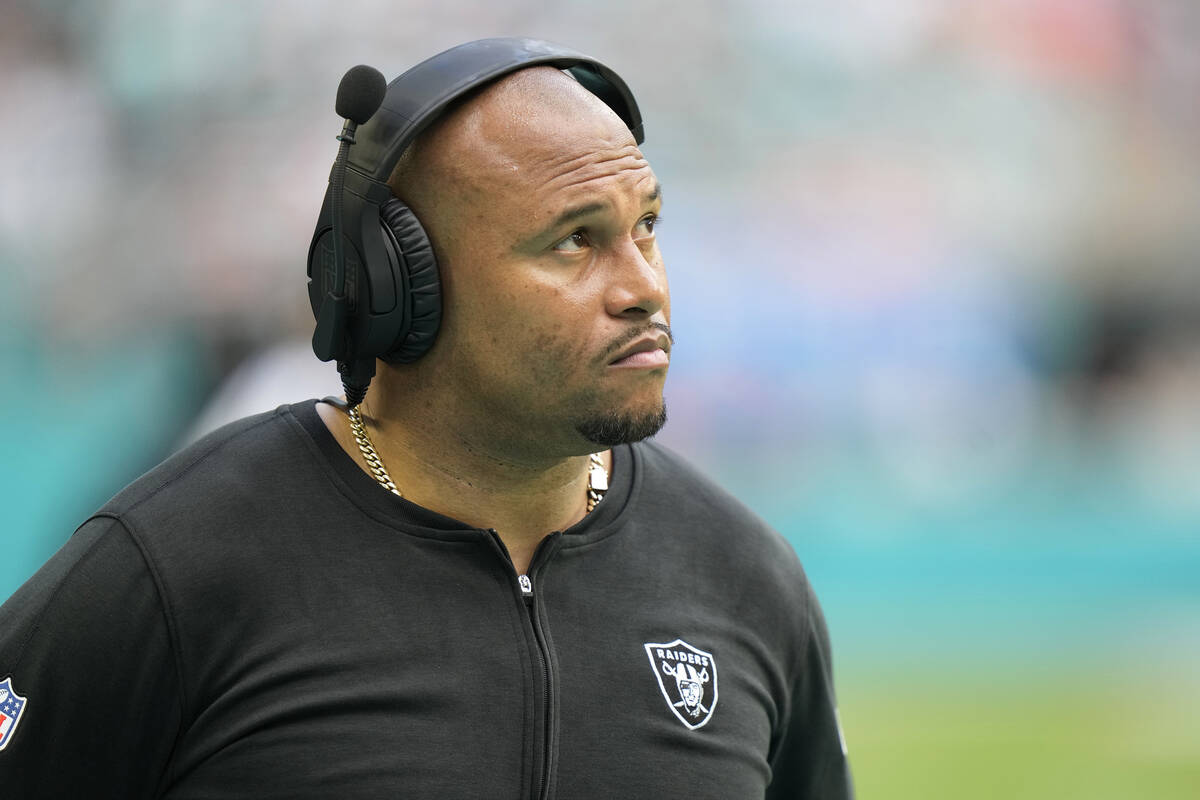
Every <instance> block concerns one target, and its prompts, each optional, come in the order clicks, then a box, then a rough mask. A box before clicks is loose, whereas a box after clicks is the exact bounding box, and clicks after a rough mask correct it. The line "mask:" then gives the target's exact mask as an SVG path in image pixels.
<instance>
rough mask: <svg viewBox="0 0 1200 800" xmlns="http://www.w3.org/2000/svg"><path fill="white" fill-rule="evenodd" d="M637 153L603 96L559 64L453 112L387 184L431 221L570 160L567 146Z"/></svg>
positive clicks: (512, 78) (505, 81) (525, 74)
mask: <svg viewBox="0 0 1200 800" xmlns="http://www.w3.org/2000/svg"><path fill="white" fill-rule="evenodd" d="M572 140H574V141H577V142H578V143H579V144H580V145H583V146H585V147H586V146H587V142H588V141H589V140H590V141H591V142H593V143H604V144H608V145H615V146H628V147H631V148H636V143H635V141H634V138H633V134H632V133H630V131H629V129H628V128H627V127H626V126H625V123H624V122H623V121H622V120H621V118H620V117H619V116H618V115H617V114H616V112H614V111H613V110H612V109H611V108H609V107H608V106H607V105H606V104H605V103H604V102H603V101H602V100H600V98H598V97H596V96H595V95H594V94H592V93H591V92H589V91H588V90H587V89H585V88H583V86H581V85H580V84H579V83H578V82H577V81H576V80H575V79H574V78H572V77H571V76H569V75H567V74H566V73H564V72H562V71H561V70H558V69H555V68H553V67H544V66H539V67H530V68H526V69H522V70H518V71H517V72H514V73H512V74H510V75H507V76H505V77H503V78H501V79H500V80H498V81H496V82H494V83H491V84H488V85H487V86H485V87H483V88H482V89H480V90H478V91H477V92H476V93H474V94H471V95H468V96H467V98H466V99H465V100H463V101H462V102H461V103H459V104H458V105H457V106H456V107H453V108H452V109H451V110H450V111H449V112H447V113H446V114H444V115H443V116H442V117H440V118H439V119H438V120H436V121H435V122H434V123H433V124H432V125H430V126H429V127H428V128H426V129H425V130H424V131H423V132H422V133H421V134H420V136H418V137H417V139H416V140H415V141H414V142H413V143H412V144H411V145H410V146H409V147H408V148H407V149H406V150H405V152H404V154H403V155H402V156H401V158H400V160H399V162H398V163H397V164H396V168H395V169H394V170H393V171H392V175H391V178H390V179H389V180H388V186H389V187H390V188H391V190H392V193H393V194H395V195H396V196H397V197H399V198H400V199H401V200H403V201H404V202H405V203H406V204H408V205H409V206H410V207H412V208H413V210H414V211H415V212H416V213H417V215H418V217H420V218H421V219H422V220H427V221H429V222H431V223H433V222H434V220H436V219H438V218H444V217H446V216H447V215H448V214H449V213H450V212H451V211H452V209H453V208H455V207H459V206H461V205H463V204H468V205H469V204H473V203H477V202H486V198H487V196H488V195H490V194H492V193H493V192H497V191H500V192H503V191H508V190H509V187H507V186H506V184H507V183H508V182H509V181H511V180H512V179H513V178H517V177H520V176H521V175H522V173H523V171H525V170H526V169H527V168H528V167H530V166H533V165H536V164H539V163H542V164H545V163H553V162H555V161H556V160H561V159H562V158H563V157H564V148H563V145H564V143H568V144H569V143H570V142H571V141H572Z"/></svg>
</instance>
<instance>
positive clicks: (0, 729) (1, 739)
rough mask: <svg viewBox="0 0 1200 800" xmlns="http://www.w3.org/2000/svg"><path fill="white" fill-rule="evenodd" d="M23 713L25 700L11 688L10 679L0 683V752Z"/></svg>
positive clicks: (10, 739) (15, 728)
mask: <svg viewBox="0 0 1200 800" xmlns="http://www.w3.org/2000/svg"><path fill="white" fill-rule="evenodd" d="M24 711H25V698H24V697H21V696H20V695H19V694H17V690H16V689H14V688H13V685H12V678H5V679H4V680H2V681H0V750H3V749H4V748H6V747H8V743H9V742H11V741H12V737H13V734H14V733H15V732H16V730H17V723H19V722H20V721H21V714H22V713H23V712H24Z"/></svg>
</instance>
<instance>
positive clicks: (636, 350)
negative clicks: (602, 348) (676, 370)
mask: <svg viewBox="0 0 1200 800" xmlns="http://www.w3.org/2000/svg"><path fill="white" fill-rule="evenodd" d="M670 350H671V340H670V339H668V338H667V337H666V336H665V335H659V336H645V337H643V338H641V339H638V340H637V341H636V342H634V343H633V344H631V345H629V346H628V347H626V348H625V349H624V350H622V351H621V352H620V353H618V354H617V357H616V358H614V359H613V360H612V361H610V362H609V364H608V365H609V366H610V367H665V366H667V364H669V363H670V361H671V358H670V356H669V355H668V353H669V352H670Z"/></svg>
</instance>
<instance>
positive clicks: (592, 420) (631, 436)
mask: <svg viewBox="0 0 1200 800" xmlns="http://www.w3.org/2000/svg"><path fill="white" fill-rule="evenodd" d="M665 424H667V404H666V403H664V402H661V401H660V402H659V404H658V406H657V408H652V409H643V410H637V411H609V412H606V413H603V414H597V415H595V416H592V417H588V418H587V419H585V420H583V421H581V422H579V424H577V425H576V426H575V430H577V431H578V432H579V433H580V435H581V436H583V438H585V439H587V440H588V441H589V442H591V443H592V444H594V445H602V446H604V447H615V446H616V445H619V444H631V443H632V442H640V441H641V440H642V439H648V438H650V437H651V436H653V435H654V434H656V433H658V432H659V431H660V430H662V427H663V425H665Z"/></svg>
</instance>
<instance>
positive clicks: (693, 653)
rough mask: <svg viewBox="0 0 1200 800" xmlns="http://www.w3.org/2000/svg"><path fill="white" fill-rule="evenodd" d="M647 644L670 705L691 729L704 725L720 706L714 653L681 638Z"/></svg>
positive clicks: (659, 682)
mask: <svg viewBox="0 0 1200 800" xmlns="http://www.w3.org/2000/svg"><path fill="white" fill-rule="evenodd" d="M644 647H645V648H646V656H647V657H648V658H649V659H650V668H651V669H653V670H654V676H655V678H657V679H658V688H659V690H660V691H661V692H662V696H663V698H664V699H665V700H666V701H667V707H668V708H670V709H671V711H672V713H674V714H675V716H676V718H678V720H679V721H680V722H682V723H683V724H684V725H685V726H686V727H687V728H688V729H690V730H696V729H697V728H701V727H703V726H704V725H705V724H706V723H707V722H708V721H709V720H710V719H712V714H713V710H714V709H715V708H716V707H717V662H716V659H714V658H713V655H712V653H708V652H705V651H704V650H700V649H699V648H696V647H693V646H692V645H690V644H688V643H687V642H685V641H683V640H682V639H676V640H675V641H673V642H669V643H666V644H659V643H657V642H648V643H646V644H645V645H644Z"/></svg>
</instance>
